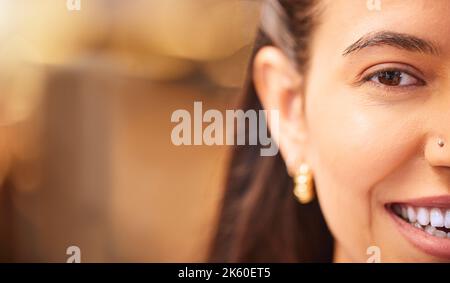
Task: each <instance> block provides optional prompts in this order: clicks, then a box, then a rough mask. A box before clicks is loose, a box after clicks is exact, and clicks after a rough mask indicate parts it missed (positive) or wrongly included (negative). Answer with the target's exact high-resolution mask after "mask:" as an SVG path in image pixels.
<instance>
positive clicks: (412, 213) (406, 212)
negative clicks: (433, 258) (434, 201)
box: [392, 204, 450, 239]
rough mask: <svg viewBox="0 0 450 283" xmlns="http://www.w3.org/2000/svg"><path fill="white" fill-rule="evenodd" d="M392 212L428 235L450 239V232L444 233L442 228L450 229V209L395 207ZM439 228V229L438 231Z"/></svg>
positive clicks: (397, 205)
mask: <svg viewBox="0 0 450 283" xmlns="http://www.w3.org/2000/svg"><path fill="white" fill-rule="evenodd" d="M392 210H393V211H394V212H395V214H397V215H398V216H400V217H401V218H403V219H404V220H405V221H407V222H409V223H410V224H411V225H413V226H414V227H416V228H417V229H420V230H423V231H425V232H426V233H427V234H429V235H432V236H435V237H438V238H448V239H450V232H448V231H447V232H448V233H446V231H442V230H443V229H440V228H442V227H445V228H448V229H450V209H447V210H445V209H441V208H437V207H433V208H431V207H430V208H427V207H413V206H409V205H408V206H407V205H399V204H396V205H393V206H392ZM437 228H439V229H437Z"/></svg>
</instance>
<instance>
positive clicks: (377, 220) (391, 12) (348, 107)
mask: <svg viewBox="0 0 450 283" xmlns="http://www.w3.org/2000/svg"><path fill="white" fill-rule="evenodd" d="M431 2H432V3H431ZM320 5H321V8H322V13H321V15H320V22H321V23H320V24H319V25H318V27H317V29H316V30H315V32H314V35H313V38H312V41H311V54H310V60H311V61H310V66H309V69H308V70H307V72H306V73H305V74H299V73H298V72H297V71H296V70H295V69H294V67H293V66H292V64H291V63H292V62H290V61H289V60H288V59H287V57H286V56H285V55H284V54H283V53H282V52H281V51H280V50H279V49H277V48H275V47H265V48H263V49H262V50H261V51H260V52H259V53H258V55H257V57H256V59H255V63H254V71H255V72H254V81H255V85H256V88H257V91H258V95H259V97H260V100H261V102H262V104H263V106H264V108H266V109H278V110H279V111H280V125H279V131H278V132H279V135H278V136H275V137H274V138H275V139H276V140H277V141H278V143H279V147H280V151H281V153H282V155H283V157H284V159H285V161H286V163H287V166H288V168H289V169H290V171H295V170H296V169H297V168H298V167H299V166H300V163H301V162H306V163H308V164H309V165H310V167H311V168H312V171H313V173H314V179H315V184H316V190H317V195H318V198H319V202H320V206H321V208H322V211H323V213H324V216H325V219H326V222H327V224H328V226H329V228H330V230H331V232H332V234H333V236H334V239H335V253H334V261H335V262H365V261H366V260H367V258H368V257H369V256H368V255H367V254H366V251H367V248H368V247H370V246H378V247H379V248H380V250H381V260H382V262H441V261H448V259H444V258H439V257H436V256H433V255H430V254H427V253H425V252H423V251H422V250H419V249H417V248H416V247H414V246H413V245H412V244H410V243H409V242H408V241H406V240H405V238H404V237H403V236H402V235H401V234H400V232H399V231H398V229H397V227H396V226H395V225H396V224H395V223H394V222H393V221H392V219H391V218H390V216H389V215H388V213H387V211H386V209H385V205H386V204H387V203H392V202H401V201H404V200H408V199H416V198H421V197H432V196H445V195H449V194H450V17H449V15H450V1H448V0H433V1H429V0H414V1H404V0H382V7H381V10H380V11H376V10H369V9H368V8H367V6H366V1H365V0H331V1H330V0H322V1H321V3H320ZM378 32H391V33H395V34H403V35H410V36H414V37H415V38H419V39H421V40H423V41H425V42H427V43H430V44H431V45H432V46H433V47H434V49H433V50H432V51H430V50H428V51H429V52H427V51H424V50H411V49H409V50H408V49H405V48H401V47H399V46H394V45H389V44H378V45H374V46H367V47H364V48H362V49H360V50H357V51H354V52H352V53H350V54H346V55H344V53H345V50H346V49H347V48H348V47H349V46H351V45H352V44H354V43H355V42H357V41H358V40H359V39H361V38H363V37H365V36H367V35H368V34H374V33H378ZM384 70H388V71H389V75H392V74H396V75H397V76H394V77H389V76H388V77H383V76H381V77H380V76H379V74H380V72H382V71H384ZM399 74H400V75H399ZM380 78H381V79H380ZM269 126H270V125H269ZM439 138H442V139H443V140H444V141H445V142H446V146H445V147H439V146H438V145H437V142H438V139H439Z"/></svg>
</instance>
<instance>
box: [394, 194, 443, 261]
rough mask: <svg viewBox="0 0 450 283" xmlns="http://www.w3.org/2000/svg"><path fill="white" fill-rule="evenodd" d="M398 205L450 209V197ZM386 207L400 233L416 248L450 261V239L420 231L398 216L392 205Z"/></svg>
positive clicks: (406, 202) (429, 198) (425, 199)
mask: <svg viewBox="0 0 450 283" xmlns="http://www.w3.org/2000/svg"><path fill="white" fill-rule="evenodd" d="M395 203H397V204H410V205H413V206H423V207H450V196H441V197H426V198H420V199H415V200H410V201H404V202H395ZM395 203H390V204H388V205H386V210H387V211H388V213H389V215H390V216H391V218H392V219H393V221H394V222H395V223H396V224H397V225H396V226H397V227H398V229H399V231H400V233H401V234H402V235H403V236H404V237H405V238H406V239H407V240H408V241H409V242H410V243H411V244H412V245H413V246H415V247H416V248H418V249H419V250H421V251H423V252H425V253H426V254H429V255H431V256H435V257H438V258H443V259H450V239H448V238H439V237H436V236H432V235H430V234H428V233H426V232H425V231H423V230H420V229H418V228H416V227H414V226H413V225H411V224H410V223H408V222H406V221H405V220H403V219H402V218H400V217H399V216H397V215H396V214H395V213H394V212H393V211H392V209H391V206H392V204H395Z"/></svg>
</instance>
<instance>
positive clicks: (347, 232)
mask: <svg viewBox="0 0 450 283" xmlns="http://www.w3.org/2000/svg"><path fill="white" fill-rule="evenodd" d="M306 109H307V113H306V115H307V119H308V127H309V129H308V140H309V141H310V144H309V147H308V152H307V154H308V156H307V158H308V160H309V162H310V163H311V166H312V168H313V170H314V175H315V182H316V187H317V193H318V197H319V199H320V204H321V207H322V210H323V212H324V215H325V218H326V219H327V223H329V225H330V229H331V231H332V232H333V234H334V236H335V237H336V238H338V240H340V239H342V241H341V242H345V241H347V242H348V245H352V247H354V248H353V249H354V250H355V249H356V248H357V249H358V250H356V251H355V254H354V256H355V257H360V256H365V252H366V248H367V247H368V245H369V244H370V242H371V241H372V233H371V229H372V228H371V226H370V223H372V221H371V220H372V218H373V217H374V216H375V213H374V212H375V211H376V210H377V209H380V208H382V204H380V203H379V202H377V200H376V199H373V196H374V195H377V194H374V190H375V189H376V184H377V183H378V182H380V181H382V180H383V179H385V178H386V177H387V176H388V175H389V174H391V173H392V172H394V171H395V170H396V168H398V167H399V166H401V164H402V163H403V162H406V160H408V159H409V158H410V157H411V155H412V154H413V153H414V152H415V151H416V150H417V145H418V143H417V137H418V134H419V132H420V131H419V129H417V127H416V125H417V121H416V119H415V116H414V114H410V116H409V117H408V116H407V115H405V113H408V112H404V110H405V109H402V110H399V109H395V110H393V109H392V108H389V106H379V105H378V106H375V105H367V104H364V103H361V101H360V100H359V99H358V98H356V97H355V95H354V94H352V93H350V94H349V93H348V92H342V93H339V92H334V93H333V92H316V93H311V95H309V96H308V102H307V108H306ZM355 237H358V238H357V239H355ZM357 243H359V245H358V244H357ZM344 244H345V243H344Z"/></svg>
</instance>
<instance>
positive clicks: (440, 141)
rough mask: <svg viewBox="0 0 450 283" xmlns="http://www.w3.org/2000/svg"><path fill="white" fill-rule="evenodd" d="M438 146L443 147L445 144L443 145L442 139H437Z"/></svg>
mask: <svg viewBox="0 0 450 283" xmlns="http://www.w3.org/2000/svg"><path fill="white" fill-rule="evenodd" d="M438 145H439V146H440V147H444V145H445V143H444V141H443V140H442V139H439V140H438Z"/></svg>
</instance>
